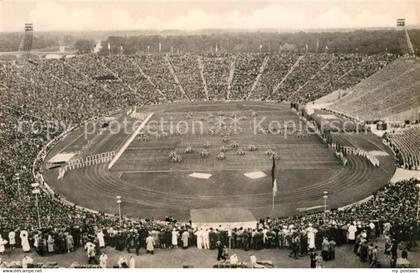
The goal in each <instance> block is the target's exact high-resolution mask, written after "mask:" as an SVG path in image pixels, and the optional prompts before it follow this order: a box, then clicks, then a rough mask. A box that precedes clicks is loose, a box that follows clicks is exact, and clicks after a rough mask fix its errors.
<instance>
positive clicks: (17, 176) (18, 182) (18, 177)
mask: <svg viewBox="0 0 420 273" xmlns="http://www.w3.org/2000/svg"><path fill="white" fill-rule="evenodd" d="M15 177H16V182H17V190H18V196H19V199H20V174H19V173H18V172H17V173H16V174H15Z"/></svg>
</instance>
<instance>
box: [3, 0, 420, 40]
mask: <svg viewBox="0 0 420 273" xmlns="http://www.w3.org/2000/svg"><path fill="white" fill-rule="evenodd" d="M0 18H3V19H0V33H10V32H21V31H22V30H23V25H24V23H33V24H34V30H35V31H36V32H101V31H102V32H106V31H108V32H118V31H121V32H129V31H151V32H168V31H179V32H200V31H223V30H225V31H231V30H235V31H237V32H250V31H262V30H265V31H267V30H270V31H273V32H297V31H308V32H309V31H310V32H313V31H317V30H318V31H319V30H323V31H328V30H351V29H372V28H391V27H395V23H396V19H397V18H406V24H407V26H408V27H413V28H417V27H419V26H420V2H419V1H417V0H403V1H394V0H391V1H386V2H385V3H384V2H383V1H380V0H368V1H361V0H350V1H338V0H302V1H291V0H277V1H272V0H271V1H270V0H266V1H256V0H247V1H238V0H230V1H221V0H216V1H202V0H166V1H154V2H153V1H149V0H140V1H135V0H126V1H121V2H118V1H116V0H106V1H103V2H99V1H97V0H45V1H38V0H19V1H10V0H2V1H0Z"/></svg>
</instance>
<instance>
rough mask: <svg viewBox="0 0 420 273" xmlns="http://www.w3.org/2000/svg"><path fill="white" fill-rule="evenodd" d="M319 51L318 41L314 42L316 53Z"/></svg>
mask: <svg viewBox="0 0 420 273" xmlns="http://www.w3.org/2000/svg"><path fill="white" fill-rule="evenodd" d="M318 49H319V40H316V52H318Z"/></svg>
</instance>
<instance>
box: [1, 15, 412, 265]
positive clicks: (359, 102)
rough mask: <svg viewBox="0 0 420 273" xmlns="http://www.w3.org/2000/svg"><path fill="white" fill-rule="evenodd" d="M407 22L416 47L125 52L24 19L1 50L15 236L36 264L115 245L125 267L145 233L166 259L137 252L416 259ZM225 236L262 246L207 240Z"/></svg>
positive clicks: (5, 193)
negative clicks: (54, 55) (48, 51)
mask: <svg viewBox="0 0 420 273" xmlns="http://www.w3.org/2000/svg"><path fill="white" fill-rule="evenodd" d="M401 22H403V21H399V24H400V25H399V27H404V25H401V24H402V23H401ZM399 31H401V32H400V34H401V35H403V33H404V35H405V36H404V35H403V36H402V37H405V38H406V39H404V44H405V45H406V46H407V51H403V52H404V54H394V53H389V52H382V53H379V54H363V53H341V52H338V53H337V52H329V51H330V49H329V48H328V47H326V48H325V49H323V50H320V47H319V45H318V41H317V43H316V48H315V47H314V48H313V50H312V49H309V48H308V45H307V44H306V47H303V48H299V49H294V50H291V51H290V50H286V51H280V50H279V52H262V51H261V46H260V49H259V52H258V50H256V52H240V53H237V52H229V51H228V50H224V49H223V46H221V45H217V46H216V48H215V49H214V50H212V52H207V53H191V52H177V53H175V52H172V49H171V51H170V52H161V44H160V43H159V46H158V47H157V48H158V49H156V50H158V52H144V51H138V52H136V54H125V53H124V49H123V46H122V44H121V45H116V44H112V41H111V40H107V42H106V43H105V42H104V43H103V44H104V46H103V47H102V48H103V49H102V51H101V52H99V53H89V54H80V55H76V56H67V57H62V58H59V59H46V58H43V57H35V56H34V55H32V56H31V52H30V51H31V50H32V49H31V46H32V45H31V44H32V39H33V37H32V32H33V28H32V25H30V26H25V36H24V38H23V41H22V49H21V50H22V56H21V58H22V59H20V60H19V61H12V62H10V61H6V62H2V63H1V66H0V68H1V69H0V80H1V82H0V91H1V92H0V95H1V106H2V109H1V112H0V114H1V116H0V117H1V132H2V135H1V139H0V141H1V143H2V156H1V161H0V167H1V172H0V182H1V189H0V193H1V197H2V202H4V203H5V204H7V205H6V206H2V208H1V210H0V212H1V214H0V216H1V218H0V219H1V225H0V234H1V237H0V253H2V254H3V253H4V252H7V253H6V254H9V253H10V256H7V255H6V256H5V257H6V260H7V258H8V257H11V258H12V259H13V258H16V259H18V258H17V257H19V258H21V256H19V255H22V254H21V253H20V254H16V251H17V250H15V247H17V248H22V250H23V251H24V252H25V253H29V252H30V251H31V249H32V252H31V254H30V255H29V254H25V256H24V258H23V259H24V262H22V264H23V263H25V266H28V264H30V266H32V267H55V266H64V267H79V268H80V267H93V268H96V267H103V259H102V258H103V256H102V254H103V253H104V250H105V249H106V252H107V253H109V255H110V256H111V255H113V256H112V257H111V258H110V263H113V264H114V265H116V264H118V265H119V266H120V267H126V266H128V265H127V264H128V262H127V261H126V260H125V261H124V259H126V258H125V257H123V258H119V259H118V255H120V254H119V253H121V251H125V250H127V251H128V252H129V251H130V249H131V250H132V251H137V256H138V255H139V254H138V253H139V251H140V252H141V251H143V252H145V251H144V250H143V249H146V251H147V253H150V252H151V253H152V254H153V253H154V251H155V253H154V254H156V255H155V256H157V255H160V254H162V255H164V257H166V258H165V259H167V260H168V261H169V262H167V263H160V262H158V261H157V260H154V259H156V258H155V257H153V258H150V259H148V258H147V257H149V256H147V257H146V256H144V255H143V256H142V255H140V259H141V261H142V263H143V266H145V267H180V266H184V267H188V265H191V266H196V267H211V266H215V267H296V266H297V267H304V266H305V265H306V264H304V263H299V262H298V261H296V263H294V262H292V261H291V262H286V261H285V260H287V256H286V252H287V253H288V252H289V251H290V250H291V251H292V252H294V255H295V258H296V254H297V252H299V255H300V256H299V257H305V256H307V255H311V265H312V255H313V253H315V252H316V251H321V252H320V254H319V256H320V257H322V258H319V259H322V260H323V261H324V263H326V264H328V263H327V261H329V264H330V266H331V267H366V266H368V265H369V266H370V267H377V266H378V267H379V264H380V263H379V262H378V261H377V260H374V261H372V259H371V257H370V256H369V259H370V260H369V261H368V258H367V254H366V255H365V254H364V249H366V253H367V251H368V250H367V249H368V247H367V245H368V243H371V242H374V243H375V244H380V245H381V251H385V252H386V251H387V245H386V244H388V246H389V247H390V249H392V250H390V251H391V252H392V251H394V252H395V253H397V250H396V249H397V248H398V251H401V252H403V253H404V251H405V253H407V249H408V250H409V251H410V258H411V257H414V258H412V259H410V261H411V262H412V263H411V264H410V263H409V262H408V261H407V259H404V257H401V260H398V259H397V258H396V257H394V256H393V255H394V254H392V255H391V256H390V258H389V261H386V262H389V264H386V262H385V261H382V262H381V263H382V265H383V266H384V267H389V266H409V267H410V266H414V267H416V266H418V260H417V262H416V259H417V258H418V257H419V255H418V253H416V252H415V251H414V250H413V251H412V250H411V249H414V248H415V245H416V238H418V237H416V236H418V222H417V221H418V215H419V214H418V213H419V210H418V204H419V203H418V202H419V196H418V193H419V186H418V185H419V181H418V179H419V165H420V148H419V147H420V138H419V135H420V127H419V125H418V123H419V121H420V93H419V92H418V90H419V89H420V82H419V79H420V77H419V76H420V61H419V60H418V57H416V56H415V52H414V49H413V45H412V44H411V41H410V39H409V35H408V32H407V29H404V28H403V29H400V30H399ZM185 39H188V37H187V38H185ZM115 48H117V49H115ZM111 49H112V50H114V51H115V50H117V51H120V52H119V53H117V54H114V53H113V51H112V50H111ZM148 50H149V49H148ZM321 51H322V52H321ZM32 54H34V53H32ZM353 229H354V230H355V231H354V233H353V232H352V230H353ZM351 234H353V235H351ZM28 236H29V238H30V239H29V240H28V238H27V237H28ZM11 238H12V240H11ZM296 238H299V239H296ZM296 240H299V241H298V242H299V243H296V242H297V241H296ZM325 240H326V242H327V243H325ZM152 241H153V243H150V242H152ZM331 241H333V243H331ZM12 242H13V244H12ZM354 243H356V245H357V246H358V248H356V251H355V253H357V255H358V256H359V257H360V260H359V258H357V259H356V258H355V257H356V255H354V260H352V258H353V257H350V258H348V257H346V258H343V257H341V258H339V261H338V262H336V261H334V259H335V258H333V256H332V254H331V247H329V248H328V247H327V248H328V249H329V250H328V249H327V250H325V244H329V245H332V244H337V246H340V247H339V248H337V253H340V255H341V256H346V255H348V254H351V255H349V256H353V253H352V251H353V245H352V244H354ZM297 245H299V247H297ZM383 245H385V250H384V249H383ZM177 246H179V247H180V248H181V247H183V248H190V249H189V250H188V251H190V252H189V254H182V253H180V252H179V251H178V250H177V249H172V248H177ZM220 246H221V249H223V246H225V248H228V249H229V250H231V251H230V253H232V251H237V252H238V253H239V254H238V255H239V256H241V258H243V259H249V258H244V257H249V254H247V253H248V252H245V251H248V250H251V251H256V252H255V255H261V258H260V260H258V262H257V263H255V264H253V262H252V261H251V262H250V264H248V263H246V262H241V263H237V262H236V263H235V260H234V259H232V258H231V259H230V263H219V262H218V261H217V264H216V261H215V260H214V259H213V260H212V259H210V258H208V257H203V258H198V257H197V256H194V255H200V254H197V253H198V252H196V251H200V250H201V249H202V248H204V249H208V248H209V249H213V250H216V249H218V251H219V249H220ZM169 248H171V249H169ZM191 248H194V250H191ZM334 248H335V245H334ZM83 249H84V250H86V251H87V254H88V258H89V260H88V261H84V260H86V257H85V256H83V255H85V254H84V250H83ZM197 249H198V250H197ZM297 249H298V250H297ZM240 251H242V252H240ZM258 251H260V252H258ZM274 251H277V252H274ZM325 251H326V252H327V253H325ZM334 251H335V250H334ZM372 251H373V249H372ZM102 252H103V253H102ZM391 252H390V253H391ZM394 252H392V253H394ZM35 253H37V255H35ZM65 253H66V254H65ZM92 253H93V254H92ZM172 253H174V254H172ZM184 253H185V252H184ZM253 253H254V252H253ZM278 253H282V254H281V255H284V256H286V257H284V258H283V257H282V258H276V257H277V255H278ZM334 253H335V252H334ZM56 254H63V255H64V256H65V255H69V256H70V257H71V259H73V260H74V261H75V263H72V264H70V263H69V261H68V259H66V258H57V260H59V262H54V261H55V258H54V257H57V256H56ZM28 255H29V256H28ZM171 255H174V256H173V257H172V256H171ZM188 255H192V256H194V257H195V258H196V259H197V261H195V264H194V262H193V261H191V260H188V258H186V257H185V256H188ZM211 255H213V256H214V255H215V254H213V253H212V254H209V255H208V256H211ZM235 255H236V254H235ZM279 255H280V254H279ZM290 255H292V254H290ZM290 255H289V257H290ZM334 255H335V254H334ZM395 255H397V254H395ZM411 255H412V256H411ZM82 256H83V257H82ZM364 256H366V257H365V258H366V259H365V258H364ZM403 256H404V254H403ZM28 257H31V258H28ZM58 257H60V256H58ZM150 257H151V256H150ZM170 257H171V258H170ZM314 257H315V256H314ZM415 257H417V258H415ZM213 258H214V257H213ZM218 258H219V257H218ZM62 259H64V261H63V260H62ZM106 259H108V258H106ZM121 259H122V260H121ZM171 259H173V260H171ZM319 259H318V260H319ZM34 260H38V261H39V262H34ZM218 260H219V259H218ZM225 260H226V258H225ZM318 260H316V259H315V258H314V259H313V261H314V266H315V264H318V262H319V263H321V262H320V261H318ZM150 261H152V262H150ZM293 261H294V260H293ZM0 263H1V260H0ZM88 263H89V265H88ZM130 263H131V262H130ZM407 263H408V264H407ZM1 264H2V265H3V266H4V267H6V266H7V267H19V266H22V264H13V263H10V264H5V263H1ZM124 264H125V265H124ZM257 264H258V265H257ZM108 266H109V265H108ZM327 267H328V265H327Z"/></svg>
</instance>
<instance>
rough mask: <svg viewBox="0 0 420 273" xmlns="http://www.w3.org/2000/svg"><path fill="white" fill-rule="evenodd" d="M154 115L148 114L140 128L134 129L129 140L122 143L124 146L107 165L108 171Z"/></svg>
mask: <svg viewBox="0 0 420 273" xmlns="http://www.w3.org/2000/svg"><path fill="white" fill-rule="evenodd" d="M153 114H154V113H151V114H149V115H148V116H147V117H146V119H145V120H143V122H142V123H141V124H140V126H139V127H138V128H137V129H136V131H135V132H134V133H133V134H132V135H131V136H130V138H129V139H128V140H127V141H126V142H125V143H124V145H123V146H122V147H121V149H120V150H119V151H118V153H117V154H116V155H115V156H114V158H113V159H112V161H111V162H110V163H109V165H108V170H110V169H111V168H112V166H114V164H115V162H117V160H118V159H119V158H120V157H121V155H122V154H123V153H124V151H125V150H126V149H127V148H128V146H129V145H130V144H131V142H133V140H134V139H135V138H136V136H137V135H138V134H139V133H140V131H141V129H143V127H144V126H145V125H146V123H147V122H148V121H149V119H150V118H151V117H152V116H153Z"/></svg>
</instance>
